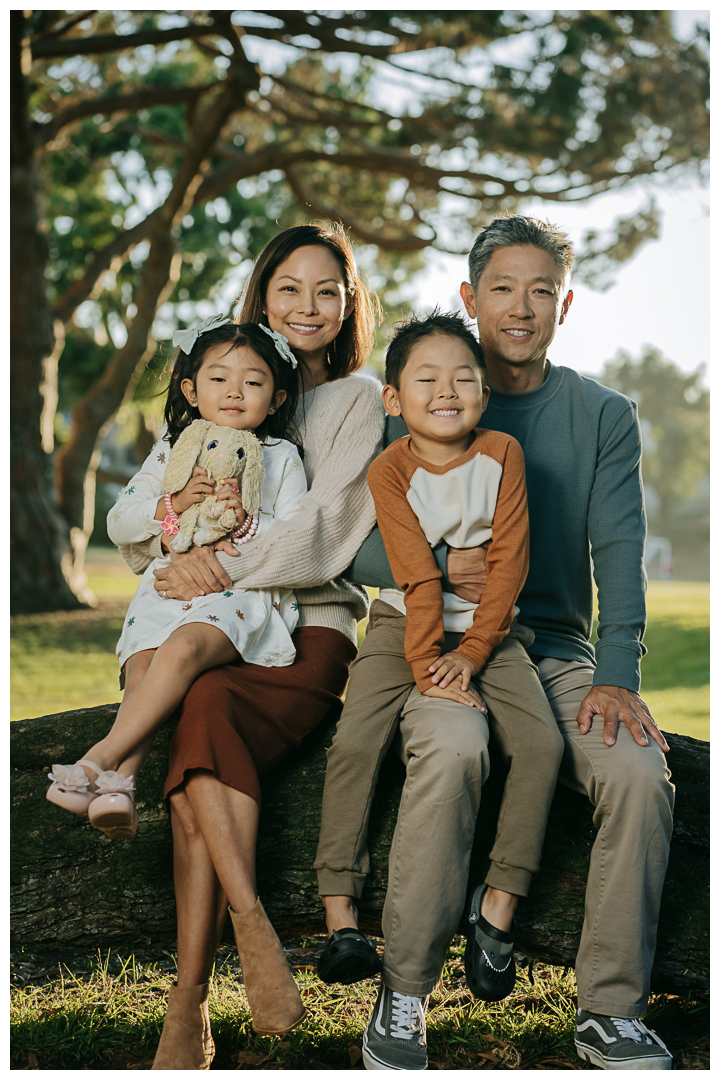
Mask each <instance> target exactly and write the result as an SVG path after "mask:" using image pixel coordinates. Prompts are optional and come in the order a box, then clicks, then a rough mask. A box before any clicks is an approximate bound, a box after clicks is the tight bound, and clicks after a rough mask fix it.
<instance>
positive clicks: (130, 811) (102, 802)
mask: <svg viewBox="0 0 720 1080" xmlns="http://www.w3.org/2000/svg"><path fill="white" fill-rule="evenodd" d="M133 779H134V778H133V777H132V776H125V774H124V773H119V772H113V770H112V769H108V770H107V772H101V773H99V774H98V775H97V777H96V778H95V787H96V791H95V798H94V799H93V801H92V802H91V803H90V806H89V807H88V811H87V816H88V819H89V821H90V824H91V825H94V826H95V828H96V829H101V830H102V831H103V832H105V834H106V836H109V835H110V833H109V832H106V830H110V829H112V830H113V831H114V832H115V830H119V829H122V830H127V832H124V833H123V835H124V836H125V837H128V838H129V837H131V836H134V835H135V831H136V830H137V822H136V810H135V798H134V795H133V792H134V791H135V785H134V783H133ZM133 826H134V829H133ZM111 838H112V839H116V840H119V839H122V838H123V837H121V836H120V835H118V834H117V833H116V834H115V835H114V836H113V837H111Z"/></svg>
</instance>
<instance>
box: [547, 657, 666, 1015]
mask: <svg viewBox="0 0 720 1080" xmlns="http://www.w3.org/2000/svg"><path fill="white" fill-rule="evenodd" d="M538 671H539V675H540V680H541V682H542V685H543V689H544V690H545V693H546V695H547V698H548V701H549V703H550V706H551V708H552V710H553V712H554V714H555V717H556V720H557V723H558V727H559V728H560V732H561V734H562V737H563V740H564V743H565V751H564V754H563V761H562V765H561V767H560V777H559V779H560V782H561V783H563V784H565V785H567V786H568V787H570V788H573V789H574V790H575V791H580V792H584V793H586V794H587V795H588V797H589V799H590V801H591V803H592V805H593V807H594V808H595V812H594V815H593V820H594V823H595V827H596V829H597V830H598V832H597V837H596V839H595V843H594V845H593V849H592V855H591V858H590V869H589V873H588V884H587V892H586V894H585V921H584V925H583V931H582V937H581V940H580V949H579V951H578V955H577V961H576V976H577V985H578V1004H579V1005H580V1007H581V1008H583V1009H588V1010H589V1011H590V1012H596V1013H601V1014H603V1015H605V1016H620V1017H638V1016H643V1015H644V1013H645V1012H646V1011H647V1001H648V994H649V992H650V972H651V970H652V965H653V958H654V956H655V944H656V940H657V924H658V915H659V912H660V896H661V893H662V887H663V881H664V879H665V870H666V869H667V861H668V854H669V850H670V837H671V835H672V812H673V802H674V797H675V789H674V787H673V785H672V784H671V783H670V772H669V770H668V768H667V765H666V763H665V755H664V754H663V752H662V750H661V749H660V747H659V746H658V745H657V743H656V742H654V740H652V739H648V745H647V746H639V745H638V744H637V743H636V742H635V740H634V738H633V737H632V735H631V734H630V732H629V730H628V729H627V728H626V727H625V725H624V724H620V725H619V727H618V733H617V741H616V743H615V745H614V746H607V745H606V744H605V742H604V740H603V722H602V717H600V716H596V717H595V718H594V720H593V724H592V727H591V729H590V731H589V732H588V733H587V734H586V735H581V734H580V732H579V730H578V726H577V714H578V710H579V708H580V703H581V702H582V700H583V698H584V697H585V695H586V694H587V693H588V692H589V691H590V689H591V687H592V680H593V674H594V669H593V668H592V667H590V666H589V665H587V664H578V663H575V662H573V661H568V660H556V659H554V658H551V657H545V658H543V659H541V660H540V661H539V663H538Z"/></svg>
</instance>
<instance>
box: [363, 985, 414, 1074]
mask: <svg viewBox="0 0 720 1080" xmlns="http://www.w3.org/2000/svg"><path fill="white" fill-rule="evenodd" d="M427 1003H428V999H427V998H419V997H410V996H409V995H407V994H399V993H398V992H397V991H396V990H390V989H389V988H388V987H387V986H384V985H381V987H380V993H379V994H378V999H377V1001H376V1002H375V1008H374V1009H373V1011H372V1015H371V1017H370V1022H369V1023H368V1026H367V1027H366V1028H365V1033H364V1035H363V1064H364V1065H365V1068H366V1069H427V1067H428V1057H427V1036H426V1032H425V1009H426V1008H427Z"/></svg>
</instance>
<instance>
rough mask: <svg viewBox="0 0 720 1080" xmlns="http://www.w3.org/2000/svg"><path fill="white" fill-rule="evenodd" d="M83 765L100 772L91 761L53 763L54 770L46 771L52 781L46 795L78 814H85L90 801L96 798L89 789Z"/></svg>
mask: <svg viewBox="0 0 720 1080" xmlns="http://www.w3.org/2000/svg"><path fill="white" fill-rule="evenodd" d="M83 765H87V766H88V768H90V769H92V770H93V771H94V772H96V773H97V774H98V775H100V773H101V772H102V769H101V768H99V766H97V765H94V764H93V762H92V761H77V762H76V763H75V764H74V765H53V770H54V771H53V772H51V773H48V780H51V781H52V783H51V784H50V787H49V788H48V791H47V795H46V797H47V798H48V799H49V800H50V802H51V803H55V805H56V806H61V807H62V808H63V810H69V811H70V812H71V813H73V814H80V815H84V814H87V812H88V807H89V806H90V803H91V802H93V801H94V800H95V798H96V793H95V792H94V791H90V780H89V778H88V775H87V773H86V772H85V770H84V769H83Z"/></svg>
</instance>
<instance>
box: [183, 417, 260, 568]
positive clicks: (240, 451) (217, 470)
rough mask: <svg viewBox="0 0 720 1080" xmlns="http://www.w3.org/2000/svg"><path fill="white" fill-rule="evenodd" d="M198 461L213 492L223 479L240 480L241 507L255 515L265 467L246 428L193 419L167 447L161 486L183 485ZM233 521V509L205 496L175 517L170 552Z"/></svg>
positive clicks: (215, 534) (215, 535)
mask: <svg viewBox="0 0 720 1080" xmlns="http://www.w3.org/2000/svg"><path fill="white" fill-rule="evenodd" d="M196 465H200V466H201V467H202V468H203V469H205V470H206V471H207V474H208V477H209V479H211V480H215V481H216V484H215V491H216V492H217V491H218V490H219V489H220V487H221V486H222V482H223V481H224V480H230V479H236V480H240V481H241V483H240V490H241V499H242V504H243V509H244V510H245V512H246V513H247V514H256V513H257V512H258V511H259V509H260V502H261V499H262V488H263V480H264V477H265V469H264V466H263V452H262V446H261V445H260V442H259V441H258V439H257V438H256V436H255V435H254V434H253V432H252V431H237V430H236V429H235V428H231V427H221V426H220V425H219V424H213V423H212V421H210V420H194V421H193V422H192V424H190V425H189V427H186V428H185V430H184V431H183V433H182V435H181V436H180V438H179V439H178V441H177V442H176V443H175V445H174V446H173V448H172V450H171V451H170V457H169V459H168V464H167V469H166V470H165V490H166V491H169V492H170V493H171V494H173V495H174V494H175V493H176V492H178V491H182V489H183V488H184V487H185V485H186V484H187V482H188V480H189V479H190V477H191V476H192V473H193V469H194V468H195V466H196ZM236 524H237V518H236V517H235V511H234V510H233V509H232V508H231V507H230V508H228V506H227V503H226V502H225V500H223V499H218V497H217V495H216V494H215V495H206V496H205V498H204V500H203V501H202V502H201V503H196V504H195V505H194V506H191V507H189V508H188V509H187V510H185V511H184V513H183V514H182V515H181V517H180V531H179V532H178V534H177V535H176V536H175V537H174V538H173V539H172V540H171V541H170V543H171V544H172V547H173V548H174V549H175V551H187V550H188V548H190V547H192V545H193V544H195V545H196V547H201V546H202V545H203V544H212V543H214V542H215V541H216V540H220V539H221V538H222V537H223V536H225V535H226V534H227V533H228V532H230V530H231V529H233V528H234V527H235V525H236Z"/></svg>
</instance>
